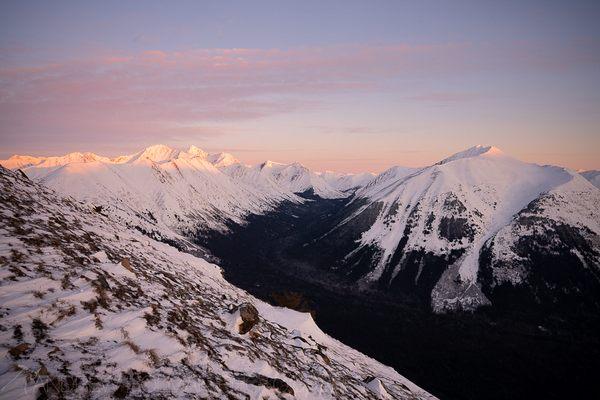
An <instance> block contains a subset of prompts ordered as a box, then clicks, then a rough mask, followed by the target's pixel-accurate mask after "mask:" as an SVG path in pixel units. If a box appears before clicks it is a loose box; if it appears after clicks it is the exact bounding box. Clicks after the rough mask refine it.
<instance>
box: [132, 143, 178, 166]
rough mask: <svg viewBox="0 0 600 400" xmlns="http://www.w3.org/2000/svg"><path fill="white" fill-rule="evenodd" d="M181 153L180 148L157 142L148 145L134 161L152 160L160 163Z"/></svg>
mask: <svg viewBox="0 0 600 400" xmlns="http://www.w3.org/2000/svg"><path fill="white" fill-rule="evenodd" d="M180 153H181V152H180V151H179V150H176V149H173V148H171V147H169V146H165V145H164V144H156V145H153V146H150V147H146V148H145V149H144V150H143V151H142V152H141V153H140V155H139V156H138V157H137V158H136V159H135V160H134V161H143V160H150V161H154V162H155V163H159V164H160V163H164V162H167V161H171V160H173V159H175V158H177V157H178V156H179V154H180Z"/></svg>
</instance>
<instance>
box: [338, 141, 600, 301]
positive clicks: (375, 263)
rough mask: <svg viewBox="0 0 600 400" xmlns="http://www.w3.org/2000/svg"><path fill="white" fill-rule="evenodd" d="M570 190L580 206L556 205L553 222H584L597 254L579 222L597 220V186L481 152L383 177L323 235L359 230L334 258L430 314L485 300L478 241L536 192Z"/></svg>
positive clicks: (497, 228)
mask: <svg viewBox="0 0 600 400" xmlns="http://www.w3.org/2000/svg"><path fill="white" fill-rule="evenodd" d="M574 192H576V193H586V196H585V197H584V199H585V200H582V201H581V202H580V203H578V204H579V206H578V207H575V205H574V204H565V206H564V207H563V208H561V211H560V217H564V218H567V216H569V218H570V219H569V220H570V221H571V222H572V223H573V224H574V223H578V224H579V225H581V224H583V225H585V226H586V228H587V229H589V230H590V231H591V232H592V235H593V236H594V237H595V238H596V239H593V240H596V242H595V244H593V245H592V248H593V249H594V251H599V250H600V244H599V242H598V241H597V238H598V235H600V229H599V228H598V226H597V225H596V224H594V223H590V224H587V223H586V221H595V220H596V219H597V218H598V215H599V209H600V207H599V205H600V202H599V199H600V192H598V190H597V189H595V188H594V187H593V186H592V185H591V184H589V183H588V182H587V181H585V180H584V179H583V178H581V177H580V176H579V175H578V174H576V173H574V172H573V171H570V170H567V169H564V168H560V167H554V166H539V165H535V164H528V163H524V162H521V161H519V160H516V159H514V158H512V157H509V156H507V155H505V154H504V153H502V152H501V151H500V150H499V149H497V148H494V147H491V146H475V147H473V148H470V149H467V150H465V151H463V152H460V153H457V154H455V155H453V156H451V157H448V158H446V159H444V160H442V161H440V162H439V163H437V164H435V165H433V166H430V167H427V168H423V169H419V170H409V169H405V168H396V169H391V170H388V171H386V172H385V173H383V174H381V175H380V176H378V177H377V178H375V179H374V180H373V181H371V183H369V184H368V185H367V186H365V187H364V188H363V189H361V190H359V191H358V192H357V193H356V198H355V200H354V207H349V210H350V211H349V212H351V213H350V214H349V215H348V216H347V217H346V218H345V220H344V221H342V223H341V224H340V225H339V226H338V227H336V228H335V229H333V230H332V231H331V232H330V233H329V235H333V236H334V235H336V234H337V235H340V234H341V235H343V234H346V233H340V232H346V231H351V232H356V231H358V232H362V233H360V234H359V236H357V237H355V240H358V244H357V245H356V246H355V248H354V250H353V251H352V252H351V253H350V254H348V255H347V256H346V257H345V259H344V260H343V262H342V263H343V264H345V265H347V266H348V267H349V268H351V269H355V270H356V269H358V270H361V269H362V270H363V271H364V273H362V278H361V281H362V282H364V283H369V282H377V283H378V284H379V285H383V286H386V287H392V288H397V289H398V290H400V291H403V292H412V293H415V294H417V295H419V296H422V297H429V298H430V300H431V304H432V306H433V308H434V309H435V310H443V309H448V308H467V309H469V308H474V307H477V306H479V305H483V304H488V303H489V299H488V298H486V296H485V295H484V294H483V293H482V292H481V290H480V289H481V285H480V284H479V282H478V274H479V258H480V255H481V251H482V249H483V248H484V246H485V245H486V243H488V241H490V240H491V239H493V238H494V237H495V236H496V235H497V234H498V233H499V232H500V231H501V230H502V229H506V227H507V226H509V225H510V224H511V223H513V221H514V220H515V217H516V216H517V215H518V214H519V212H521V211H522V210H523V209H525V208H526V207H527V206H528V204H530V203H531V202H532V201H534V200H536V199H539V198H540V196H544V195H545V194H546V193H556V194H557V195H564V196H567V197H572V196H573V195H572V193H574ZM590 216H591V217H590ZM358 221H360V223H359V222H358ZM577 221H579V222H577ZM345 225H350V226H352V229H351V230H350V229H348V228H346V227H345ZM358 225H360V226H358ZM590 240H592V239H590ZM365 255H367V257H366V261H365ZM367 264H370V265H367ZM592 267H594V268H598V267H599V263H598V262H597V261H596V262H595V263H593V265H592Z"/></svg>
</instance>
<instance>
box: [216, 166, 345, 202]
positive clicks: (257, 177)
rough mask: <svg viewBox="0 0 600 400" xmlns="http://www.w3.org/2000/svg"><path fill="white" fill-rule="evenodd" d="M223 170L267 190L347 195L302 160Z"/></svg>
mask: <svg viewBox="0 0 600 400" xmlns="http://www.w3.org/2000/svg"><path fill="white" fill-rule="evenodd" d="M222 171H223V172H224V173H226V174H227V175H229V176H230V177H232V178H233V179H235V180H236V181H239V182H243V183H245V184H248V185H251V186H253V187H260V188H264V189H265V190H267V191H272V190H278V191H281V192H283V193H296V194H298V193H305V192H309V191H310V192H312V193H313V194H316V195H317V196H319V197H322V198H326V199H329V198H333V199H335V198H342V197H346V196H347V195H346V194H344V193H342V192H341V191H340V190H338V189H337V188H335V186H333V185H331V184H330V183H329V182H327V181H326V180H325V179H323V177H322V176H321V175H320V174H318V173H316V172H313V171H311V170H309V169H308V168H306V167H305V166H303V165H302V164H299V163H293V164H281V163H277V162H274V161H265V162H264V163H262V164H258V165H254V166H247V165H243V164H240V163H237V164H230V165H228V166H225V167H224V168H222Z"/></svg>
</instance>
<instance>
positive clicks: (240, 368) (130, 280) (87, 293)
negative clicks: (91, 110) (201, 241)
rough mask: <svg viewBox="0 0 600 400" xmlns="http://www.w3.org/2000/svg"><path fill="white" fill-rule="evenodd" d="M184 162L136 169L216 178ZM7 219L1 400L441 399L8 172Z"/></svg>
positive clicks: (101, 168) (300, 320)
mask: <svg viewBox="0 0 600 400" xmlns="http://www.w3.org/2000/svg"><path fill="white" fill-rule="evenodd" d="M174 158H175V159H176V160H177V161H176V162H173V159H174ZM188 158H189V154H188V155H183V154H181V153H179V154H177V155H175V154H174V153H172V152H170V151H168V150H167V149H164V148H160V149H151V150H150V151H144V152H142V153H140V155H139V157H138V156H136V157H131V158H130V159H129V161H131V162H139V163H141V165H140V166H139V167H136V168H135V170H136V171H144V170H145V168H146V166H147V165H148V163H151V164H149V165H150V166H152V167H155V166H156V163H160V162H162V163H167V164H170V165H172V167H170V168H173V169H177V168H178V169H183V168H184V167H188V164H186V163H189V165H192V166H193V167H194V168H200V167H202V168H205V169H206V170H207V171H209V172H211V171H213V170H211V169H210V168H209V167H207V166H204V165H203V164H202V163H201V162H200V161H201V160H195V159H194V158H191V159H188ZM184 160H185V162H184ZM129 161H127V162H129ZM88 164H90V166H89V167H90V168H92V169H93V170H97V171H98V172H96V173H97V174H100V173H105V171H106V169H107V168H109V167H108V166H107V165H112V164H109V163H102V162H98V161H97V160H91V161H89V162H88ZM196 164H198V165H196ZM66 165H70V166H71V168H74V167H73V165H74V164H66ZM159 165H162V164H159ZM63 167H64V166H63ZM60 168H61V167H59V169H60ZM77 168H81V165H77ZM190 168H191V167H190ZM85 171H86V174H87V173H88V172H89V171H88V170H87V167H86V168H85ZM115 171H117V172H115ZM160 171H163V170H160ZM72 173H77V170H76V171H73V172H72ZM112 173H123V171H122V170H111V172H109V173H107V174H112ZM138 173H139V174H140V175H139V176H140V177H141V178H144V177H145V176H146V175H144V174H145V172H138ZM181 173H182V174H185V173H186V172H181ZM124 174H126V172H125V173H124ZM173 174H175V173H173ZM109 176H112V175H109ZM91 178H93V176H92V177H91ZM91 178H89V179H91ZM124 179H126V178H124ZM165 179H166V180H167V181H168V179H169V178H165ZM122 194H123V195H125V193H122ZM0 215H1V218H0V221H1V223H0V260H1V261H2V265H3V269H2V273H1V277H0V304H2V312H1V313H0V322H1V326H2V329H1V330H0V339H1V342H2V348H3V352H2V356H1V357H0V387H1V388H2V392H1V393H0V396H2V397H3V398H4V397H6V398H69V399H71V398H73V399H75V398H108V397H110V398H230V399H246V398H250V399H276V398H277V399H284V398H298V399H315V398H322V399H355V398H374V399H375V398H377V399H392V398H394V399H429V398H433V397H432V396H431V395H429V394H428V393H427V392H425V391H423V390H422V389H420V388H419V387H417V386H416V385H414V384H413V383H411V382H410V381H408V380H407V379H405V378H404V377H402V376H401V375H399V374H398V373H397V372H396V371H394V370H393V369H392V368H389V367H386V366H384V365H382V364H380V363H378V362H377V361H375V360H373V359H370V358H368V357H367V356H365V355H363V354H361V353H359V352H357V351H355V350H353V349H351V348H349V347H347V346H345V345H343V344H342V343H340V342H338V341H336V340H334V339H332V338H331V337H329V336H327V335H325V334H324V333H323V332H322V331H321V330H320V329H319V328H318V327H317V326H316V324H315V323H314V321H313V320H312V318H311V316H310V314H303V313H299V312H296V311H292V310H289V309H285V308H279V307H272V306H270V305H268V304H266V303H263V302H261V301H259V300H257V299H256V298H253V297H252V296H250V295H249V294H248V293H246V292H244V291H243V290H241V289H238V288H236V287H234V286H232V285H231V284H229V283H228V282H227V281H225V280H224V279H223V277H222V275H221V270H220V269H219V267H217V266H216V265H213V264H210V263H208V262H206V261H204V260H202V259H199V258H196V257H194V256H192V255H190V254H187V253H182V252H179V251H178V250H177V249H175V248H173V247H171V246H169V245H167V244H165V243H162V242H159V241H156V240H153V239H151V238H148V237H147V236H145V235H143V234H142V233H141V232H139V231H138V230H137V229H134V228H128V227H127V226H124V225H123V224H122V223H121V221H120V220H119V219H115V218H114V216H113V215H110V214H105V213H101V212H98V211H97V210H93V209H90V208H89V207H87V206H86V205H85V204H81V203H79V202H77V201H74V200H73V199H71V198H63V197H61V196H60V195H59V194H57V193H55V192H54V191H52V190H50V189H48V188H47V187H46V186H44V185H41V184H38V183H35V182H33V181H32V180H30V179H28V178H27V177H26V176H25V175H23V174H21V173H20V172H13V171H9V170H7V169H5V168H3V167H0Z"/></svg>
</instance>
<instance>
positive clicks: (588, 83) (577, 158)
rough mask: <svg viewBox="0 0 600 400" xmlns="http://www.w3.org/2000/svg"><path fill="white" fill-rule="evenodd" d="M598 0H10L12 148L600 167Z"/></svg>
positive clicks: (4, 89) (3, 59)
mask: <svg viewBox="0 0 600 400" xmlns="http://www.w3.org/2000/svg"><path fill="white" fill-rule="evenodd" d="M599 20H600V2H598V1H553V0H544V1H511V0H507V1H487V0H480V1H427V0H421V1H375V0H372V1H306V0H303V1H252V2H250V1H240V2H236V1H224V0H222V1H214V2H213V1H173V2H164V1H156V2H154V1H124V0H120V1H110V0H108V1H106V0H105V1H102V2H91V1H52V2H48V1H24V0H19V1H11V0H3V1H2V2H0V158H7V157H9V156H10V155H12V154H30V155H60V154H65V153H67V152H71V151H93V152H96V153H98V154H101V155H106V156H115V155H120V154H125V153H132V152H135V151H138V150H140V149H142V148H144V147H146V146H149V145H152V144H156V143H162V144H167V145H171V146H174V147H179V148H185V147H187V146H188V145H190V144H194V145H196V146H198V147H201V148H203V149H205V150H208V151H228V152H231V153H233V154H234V155H236V156H237V158H238V159H240V160H242V161H243V162H246V163H257V162H261V161H264V160H266V159H269V160H274V161H279V162H292V161H298V162H301V163H303V164H305V165H307V166H308V167H310V168H314V169H316V170H337V171H342V172H360V171H372V172H379V171H382V170H384V169H386V168H388V167H390V166H393V165H404V166H413V167H414V166H424V165H428V164H431V163H434V162H436V161H438V160H440V159H442V158H444V157H446V156H448V155H450V154H452V153H455V152H457V151H460V150H463V149H465V148H468V147H471V146H473V145H476V144H485V145H494V146H496V147H499V148H501V149H502V150H503V151H504V152H505V153H508V154H510V155H512V156H514V157H517V158H519V159H522V160H524V161H529V162H536V163H540V164H557V165H562V166H567V167H570V168H573V169H600V23H598V21H599Z"/></svg>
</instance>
